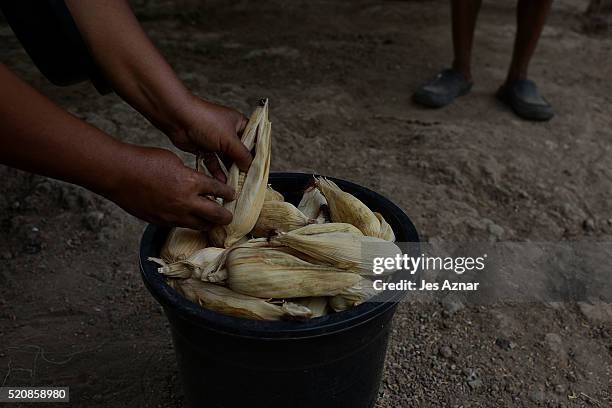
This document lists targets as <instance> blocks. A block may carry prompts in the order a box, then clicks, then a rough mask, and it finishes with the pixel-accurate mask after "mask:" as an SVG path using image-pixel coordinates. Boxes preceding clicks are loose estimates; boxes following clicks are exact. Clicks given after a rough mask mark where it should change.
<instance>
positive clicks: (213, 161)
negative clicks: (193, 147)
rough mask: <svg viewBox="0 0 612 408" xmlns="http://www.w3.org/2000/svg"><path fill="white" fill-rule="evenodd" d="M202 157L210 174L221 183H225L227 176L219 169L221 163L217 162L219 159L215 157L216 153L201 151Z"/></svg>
mask: <svg viewBox="0 0 612 408" xmlns="http://www.w3.org/2000/svg"><path fill="white" fill-rule="evenodd" d="M202 158H203V160H204V165H205V166H206V168H207V169H208V171H209V172H210V174H211V175H212V176H213V177H214V178H216V179H217V180H219V181H220V182H221V183H226V182H227V177H226V176H225V173H224V172H223V169H221V164H220V163H219V159H218V158H217V155H216V154H214V153H211V152H208V153H203V154H202Z"/></svg>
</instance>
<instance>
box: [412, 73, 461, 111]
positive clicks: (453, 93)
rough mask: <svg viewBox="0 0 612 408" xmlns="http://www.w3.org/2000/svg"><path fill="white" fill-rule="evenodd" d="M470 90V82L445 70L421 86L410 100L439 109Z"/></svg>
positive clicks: (459, 74) (458, 74)
mask: <svg viewBox="0 0 612 408" xmlns="http://www.w3.org/2000/svg"><path fill="white" fill-rule="evenodd" d="M471 89H472V82H470V81H468V80H467V79H465V77H464V76H463V74H462V73H460V72H459V71H455V70H454V69H445V70H443V71H442V72H440V73H439V74H438V75H437V76H436V77H435V78H434V79H432V80H431V81H429V82H427V83H425V84H423V85H421V87H419V89H417V90H416V92H415V93H414V95H413V96H412V99H413V100H414V101H415V102H416V103H418V104H420V105H423V106H427V107H430V108H441V107H443V106H446V105H449V104H451V103H452V102H453V101H454V100H455V99H456V98H457V97H459V96H463V95H466V94H467V93H468V92H470V90H471Z"/></svg>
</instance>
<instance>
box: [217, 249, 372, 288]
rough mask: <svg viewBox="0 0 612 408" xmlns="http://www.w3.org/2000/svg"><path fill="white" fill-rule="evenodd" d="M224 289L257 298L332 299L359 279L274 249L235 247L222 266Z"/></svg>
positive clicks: (342, 271) (354, 275) (347, 273)
mask: <svg viewBox="0 0 612 408" xmlns="http://www.w3.org/2000/svg"><path fill="white" fill-rule="evenodd" d="M225 267H226V268H227V273H228V286H229V287H230V288H231V289H232V290H234V291H236V292H239V293H243V294H245V295H250V296H256V297H261V298H296V297H311V296H333V295H336V294H339V293H341V292H342V290H343V289H346V288H349V287H351V286H354V285H356V284H357V283H358V282H359V280H360V279H361V277H360V276H359V275H357V274H354V273H350V272H346V271H344V270H340V269H336V268H333V267H330V266H321V265H313V264H310V263H308V262H306V261H303V260H301V259H299V258H296V257H294V256H292V255H289V254H287V253H284V252H282V251H277V250H275V249H274V248H238V249H235V250H233V251H231V252H230V254H229V256H228V257H227V262H226V264H225Z"/></svg>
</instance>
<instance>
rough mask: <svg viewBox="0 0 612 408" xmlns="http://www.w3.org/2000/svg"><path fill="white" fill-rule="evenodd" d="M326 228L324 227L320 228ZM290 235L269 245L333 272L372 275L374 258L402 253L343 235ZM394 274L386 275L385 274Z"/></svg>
mask: <svg viewBox="0 0 612 408" xmlns="http://www.w3.org/2000/svg"><path fill="white" fill-rule="evenodd" d="M323 225H326V224H323ZM299 231H300V230H296V232H294V231H292V232H289V233H286V234H280V235H278V236H275V237H273V238H271V240H270V243H271V244H273V245H284V246H287V247H289V248H293V249H294V250H296V251H299V252H302V253H304V254H306V255H308V256H310V257H312V258H313V259H316V260H318V261H319V262H322V263H325V264H328V265H331V266H333V267H335V268H339V269H346V270H351V271H354V272H356V273H359V274H362V275H373V274H374V273H373V266H374V265H373V264H374V258H377V257H384V258H395V257H396V256H397V255H402V250H401V249H400V248H399V247H398V246H397V245H395V244H394V243H392V242H388V241H385V240H383V239H381V238H376V237H368V236H365V235H357V234H351V233H346V232H329V233H322V234H313V235H303V234H300V233H299ZM393 272H394V271H387V272H386V274H390V273H393Z"/></svg>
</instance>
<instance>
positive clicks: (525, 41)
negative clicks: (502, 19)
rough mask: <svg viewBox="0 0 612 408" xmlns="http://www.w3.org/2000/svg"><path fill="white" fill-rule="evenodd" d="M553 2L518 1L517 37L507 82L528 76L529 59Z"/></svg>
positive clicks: (542, 0) (548, 0) (550, 0)
mask: <svg viewBox="0 0 612 408" xmlns="http://www.w3.org/2000/svg"><path fill="white" fill-rule="evenodd" d="M551 3H552V0H519V1H518V5H517V10H516V20H517V30H516V38H515V41H514V51H513V53H512V62H511V63H510V69H509V70H508V77H507V79H506V83H511V82H513V81H516V80H519V79H526V78H527V69H528V67H529V61H530V60H531V57H532V55H533V52H534V51H535V49H536V46H537V45H538V40H539V39H540V34H541V33H542V29H543V28H544V23H545V22H546V17H547V16H548V12H549V10H550V5H551Z"/></svg>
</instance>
